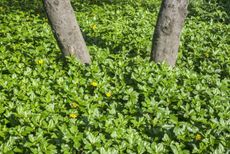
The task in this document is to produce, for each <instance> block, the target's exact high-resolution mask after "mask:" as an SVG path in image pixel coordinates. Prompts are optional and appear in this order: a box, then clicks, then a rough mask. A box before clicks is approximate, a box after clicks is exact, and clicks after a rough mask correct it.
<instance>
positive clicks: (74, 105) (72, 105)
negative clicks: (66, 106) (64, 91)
mask: <svg viewBox="0 0 230 154" xmlns="http://www.w3.org/2000/svg"><path fill="white" fill-rule="evenodd" d="M70 106H71V107H72V108H76V107H78V104H77V103H75V102H74V103H71V104H70Z"/></svg>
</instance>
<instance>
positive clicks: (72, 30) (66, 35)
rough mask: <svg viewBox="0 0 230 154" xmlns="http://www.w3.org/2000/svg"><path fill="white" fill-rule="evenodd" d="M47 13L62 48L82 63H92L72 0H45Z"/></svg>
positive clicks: (65, 53)
mask: <svg viewBox="0 0 230 154" xmlns="http://www.w3.org/2000/svg"><path fill="white" fill-rule="evenodd" d="M43 2H44V6H45V9H46V13H47V16H48V19H49V22H50V24H51V27H52V30H53V33H54V35H55V38H56V40H57V42H58V45H59V47H60V49H61V50H62V52H63V54H64V55H65V56H67V55H73V56H74V57H76V58H78V59H79V60H80V61H81V62H82V63H90V55H89V53H88V50H87V48H86V44H85V41H84V38H83V36H82V33H81V31H80V27H79V25H78V23H77V20H76V17H75V15H74V11H73V8H72V6H71V3H70V0H43Z"/></svg>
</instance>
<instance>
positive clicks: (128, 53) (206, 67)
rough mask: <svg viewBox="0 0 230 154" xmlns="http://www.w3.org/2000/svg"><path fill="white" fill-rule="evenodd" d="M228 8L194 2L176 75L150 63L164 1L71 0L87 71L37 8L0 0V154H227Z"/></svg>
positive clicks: (216, 3) (224, 0)
mask: <svg viewBox="0 0 230 154" xmlns="http://www.w3.org/2000/svg"><path fill="white" fill-rule="evenodd" d="M229 3H230V2H229V1H228V0H222V1H221V2H220V1H218V0H212V1H211V0H206V1H205V0H197V1H193V2H191V4H190V6H189V15H188V18H187V20H186V24H185V28H184V30H183V34H182V36H181V39H182V40H181V45H180V51H179V57H178V61H177V67H176V68H174V69H170V68H168V67H167V66H165V65H159V64H155V63H149V55H150V47H151V37H152V33H153V27H154V25H155V22H156V18H157V12H158V10H159V6H160V0H126V1H118V0H112V1H110V0H108V1H106V0H104V1H100V0H90V1H89V0H73V1H72V4H73V7H74V9H75V11H76V15H77V19H78V21H79V24H80V26H81V28H82V31H83V34H84V36H85V39H86V41H87V45H88V48H89V50H90V54H91V56H92V60H93V62H92V65H90V66H83V65H81V64H80V63H79V62H77V61H76V60H74V59H73V58H71V57H69V58H67V60H64V59H63V58H62V57H61V52H60V51H59V49H58V47H57V45H56V42H55V39H54V37H53V35H52V33H51V30H50V27H49V25H48V21H47V19H46V17H45V14H44V10H43V9H42V4H41V3H40V2H39V1H31V0H30V1H29V0H20V1H19V0H1V1H0V115H1V116H0V153H104V154H107V153H180V154H181V153H216V154H222V153H226V152H227V151H228V152H229V149H230V130H229V128H230V104H229V95H230V94H229V93H230V90H229V82H230V79H229V75H230V74H229V73H230V66H229V64H230V59H229V57H230V54H229V52H230V24H229V21H230V20H229V18H230V17H229V16H230V14H229V8H230V7H229V6H230V5H229Z"/></svg>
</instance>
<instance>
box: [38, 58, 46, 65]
mask: <svg viewBox="0 0 230 154" xmlns="http://www.w3.org/2000/svg"><path fill="white" fill-rule="evenodd" d="M36 63H37V64H40V65H41V64H43V63H44V60H42V59H40V60H37V61H36Z"/></svg>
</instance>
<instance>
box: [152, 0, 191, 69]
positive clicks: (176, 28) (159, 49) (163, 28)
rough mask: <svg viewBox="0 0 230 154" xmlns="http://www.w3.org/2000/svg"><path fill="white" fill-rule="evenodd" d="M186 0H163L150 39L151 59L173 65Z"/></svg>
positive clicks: (185, 13) (186, 3) (186, 4)
mask: <svg viewBox="0 0 230 154" xmlns="http://www.w3.org/2000/svg"><path fill="white" fill-rule="evenodd" d="M188 3H189V1H188V0H163V2H162V4H161V9H160V12H159V15H158V20H157V24H156V28H155V31H154V35H153V41H152V53H151V60H153V61H155V62H163V61H165V62H166V63H167V64H169V65H170V66H175V63H176V59H177V53H178V48H179V42H180V33H181V30H182V28H183V24H184V20H185V18H186V15H187V6H188Z"/></svg>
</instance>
